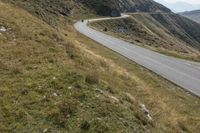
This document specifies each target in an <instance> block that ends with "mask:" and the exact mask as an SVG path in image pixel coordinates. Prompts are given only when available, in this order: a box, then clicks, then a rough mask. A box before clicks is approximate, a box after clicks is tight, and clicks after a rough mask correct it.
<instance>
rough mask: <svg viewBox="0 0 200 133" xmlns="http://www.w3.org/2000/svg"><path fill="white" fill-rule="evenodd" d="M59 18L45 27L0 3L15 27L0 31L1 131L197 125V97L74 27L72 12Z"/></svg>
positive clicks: (0, 15)
mask: <svg viewBox="0 0 200 133" xmlns="http://www.w3.org/2000/svg"><path fill="white" fill-rule="evenodd" d="M0 3H1V2H0ZM60 21H61V22H60V25H59V26H58V27H56V28H53V27H51V26H49V25H48V24H46V23H45V22H43V21H41V20H40V19H38V18H36V17H35V16H32V15H31V14H29V13H28V12H26V11H24V10H22V9H20V8H17V7H14V6H11V5H5V4H2V3H1V4H0V23H2V24H4V25H6V26H7V27H10V28H11V29H12V30H11V31H10V33H14V34H15V35H16V41H14V43H13V40H12V39H11V40H9V39H8V38H7V37H8V36H9V34H3V35H2V36H3V37H2V38H3V39H2V38H0V40H1V41H0V42H1V43H0V55H2V56H1V57H0V76H1V77H0V96H1V97H0V107H1V108H0V130H1V131H2V132H27V131H29V132H43V131H45V130H46V129H47V130H48V131H49V132H66V131H67V132H82V131H88V132H94V131H99V132H132V131H133V130H137V131H138V132H145V131H149V132H197V131H199V124H200V123H199V119H200V116H199V105H200V99H199V98H197V97H195V96H193V95H190V94H188V93H187V92H185V91H184V90H182V89H181V88H179V87H177V86H175V85H173V84H172V83H170V82H168V81H166V80H164V79H163V78H161V77H159V76H157V75H155V74H153V73H151V72H150V71H148V70H146V69H144V68H143V67H141V66H139V65H137V64H135V63H134V62H131V61H130V60H128V59H125V58H124V57H121V56H119V55H118V54H116V53H114V52H112V51H110V50H109V49H107V48H105V47H102V46H101V45H99V44H97V43H96V42H94V41H92V40H90V39H88V38H86V37H85V36H83V35H81V34H79V33H77V32H76V31H75V30H74V28H73V23H72V21H73V19H71V18H66V17H61V18H60ZM13 44H14V45H13ZM88 76H89V77H90V80H92V84H90V83H88V82H87V80H86V79H87V77H88ZM91 77H95V78H94V80H93V79H91ZM96 77H97V78H96ZM98 89H101V90H102V91H103V92H104V93H103V94H101V91H100V92H99V90H98ZM127 93H128V94H130V95H131V96H132V97H134V98H135V100H136V101H135V102H134V101H131V100H130V99H128V98H127V95H126V94H127ZM116 99H118V100H119V101H117V100H116ZM113 100H114V102H113ZM116 101H117V102H116ZM140 103H143V104H145V105H146V106H147V108H148V109H149V110H150V114H151V116H152V117H153V122H149V121H148V120H147V118H146V117H145V115H144V114H143V112H142V111H141V109H140V107H139V104H140ZM113 121H114V122H113Z"/></svg>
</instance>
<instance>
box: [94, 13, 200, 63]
mask: <svg viewBox="0 0 200 133" xmlns="http://www.w3.org/2000/svg"><path fill="white" fill-rule="evenodd" d="M91 26H93V27H94V28H97V29H100V30H101V29H104V27H107V28H108V29H109V32H107V34H111V35H114V36H117V37H120V38H122V39H124V40H126V41H129V42H131V43H134V44H137V45H140V46H143V47H146V48H149V49H151V50H154V51H158V52H160V53H163V54H167V55H170V56H175V57H179V58H184V59H190V60H194V61H200V58H199V55H200V41H199V39H200V38H199V37H198V35H199V34H200V32H199V31H200V30H198V29H200V25H199V24H197V23H195V22H191V21H189V20H188V19H186V18H183V17H181V16H178V15H176V14H172V13H169V14H166V13H165V14H160V13H156V14H155V13H152V14H146V13H142V14H141V13H138V14H133V15H132V17H131V18H126V19H121V20H106V21H103V22H102V21H101V22H94V23H91ZM102 31H104V30H102Z"/></svg>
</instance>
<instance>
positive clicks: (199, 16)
mask: <svg viewBox="0 0 200 133" xmlns="http://www.w3.org/2000/svg"><path fill="white" fill-rule="evenodd" d="M180 15H182V16H184V17H187V18H189V19H191V20H193V21H195V22H198V23H200V10H195V11H190V12H182V13H180Z"/></svg>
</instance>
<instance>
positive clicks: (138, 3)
mask: <svg viewBox="0 0 200 133" xmlns="http://www.w3.org/2000/svg"><path fill="white" fill-rule="evenodd" d="M81 3H83V4H84V5H86V6H88V7H89V8H91V9H93V10H95V11H96V13H98V14H104V15H110V12H111V11H112V10H119V11H121V12H171V11H170V10H169V9H168V8H166V7H164V6H163V5H160V4H158V3H156V2H154V1H152V0H123V1H121V0H115V1H114V0H110V1H107V0H82V1H81Z"/></svg>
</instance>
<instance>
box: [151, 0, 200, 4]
mask: <svg viewBox="0 0 200 133" xmlns="http://www.w3.org/2000/svg"><path fill="white" fill-rule="evenodd" d="M155 1H157V2H161V3H162V2H163V1H166V2H168V3H175V2H179V1H182V2H187V3H190V4H200V0H155Z"/></svg>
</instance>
